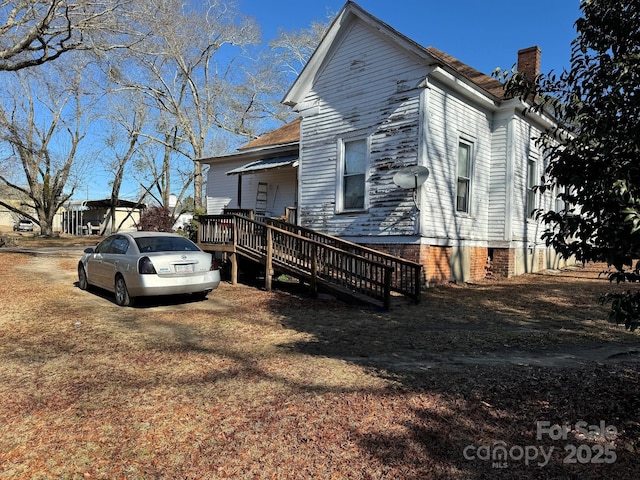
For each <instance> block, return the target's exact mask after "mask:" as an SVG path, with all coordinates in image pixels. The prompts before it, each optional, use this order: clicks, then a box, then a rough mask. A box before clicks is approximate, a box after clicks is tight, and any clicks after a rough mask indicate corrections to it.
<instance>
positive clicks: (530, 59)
mask: <svg viewBox="0 0 640 480" xmlns="http://www.w3.org/2000/svg"><path fill="white" fill-rule="evenodd" d="M541 53H542V52H541V50H540V48H539V47H537V46H534V47H529V48H523V49H522V50H518V72H520V73H524V76H525V77H526V79H527V80H529V81H530V82H532V81H533V80H534V79H535V78H536V75H538V74H539V73H540V55H541Z"/></svg>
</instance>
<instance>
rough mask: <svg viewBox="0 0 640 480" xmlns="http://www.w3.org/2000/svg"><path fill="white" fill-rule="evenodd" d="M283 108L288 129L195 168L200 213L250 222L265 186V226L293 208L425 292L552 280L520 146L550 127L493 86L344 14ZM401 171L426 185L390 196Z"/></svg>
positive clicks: (348, 10)
mask: <svg viewBox="0 0 640 480" xmlns="http://www.w3.org/2000/svg"><path fill="white" fill-rule="evenodd" d="M515 56H516V52H514V60H515ZM539 62H540V50H539V49H538V48H537V47H532V48H527V49H524V50H521V51H520V52H518V69H519V70H521V71H528V72H529V73H531V74H533V73H535V71H537V69H539ZM283 102H284V103H285V104H287V105H289V106H290V107H291V108H292V109H293V111H295V112H296V113H297V114H298V116H299V119H298V120H296V121H294V122H292V123H291V124H288V125H286V126H285V127H283V128H282V129H279V130H276V131H274V132H272V133H271V134H268V135H265V136H264V137H260V138H259V139H257V140H256V141H254V142H251V143H250V144H248V145H247V146H245V148H243V149H242V150H241V151H240V152H239V153H235V154H231V155H227V156H223V157H216V158H212V159H205V160H204V162H205V163H209V164H210V166H211V168H210V170H209V177H208V183H207V210H208V212H207V213H209V214H217V213H221V211H222V208H223V207H227V208H250V209H255V208H256V207H257V204H256V202H259V201H260V198H261V197H260V191H259V190H260V189H264V188H265V186H264V185H265V184H266V185H267V187H266V188H267V195H266V200H267V204H266V207H267V208H264V209H263V210H265V211H266V212H267V215H274V216H281V215H283V214H284V207H295V208H296V210H297V219H296V222H297V223H298V225H300V226H303V227H307V228H311V229H315V230H318V231H320V232H322V233H327V234H330V235H335V236H339V237H342V238H345V239H347V240H350V241H353V242H356V243H360V244H364V245H368V246H370V247H373V248H376V249H380V250H383V251H386V252H388V253H392V254H395V255H397V256H400V257H404V258H407V259H409V260H413V261H418V262H420V263H421V264H422V265H423V267H424V274H425V277H426V280H427V281H428V282H442V281H450V280H454V281H475V280H479V279H481V278H482V277H484V276H485V273H486V271H487V268H488V265H490V268H491V269H492V272H493V273H494V274H497V275H502V276H512V275H517V274H521V273H524V272H533V271H538V270H542V269H546V268H554V267H557V266H558V264H559V262H560V260H559V259H558V258H557V257H556V255H555V254H554V253H553V252H552V251H551V250H549V249H548V248H547V247H546V246H545V245H544V242H543V241H542V240H541V239H540V236H541V233H542V231H543V230H544V226H543V225H542V224H541V223H539V222H538V221H536V219H535V218H534V217H533V215H532V213H531V212H532V211H533V210H534V209H536V208H543V209H544V208H548V207H550V206H551V204H552V202H554V197H553V195H552V193H551V192H547V193H546V194H544V195H541V194H540V193H538V192H537V191H535V190H534V189H532V187H533V186H534V185H536V184H537V183H539V181H540V177H541V175H542V173H543V170H544V167H545V165H544V159H543V158H542V156H541V153H540V151H539V149H538V147H537V146H536V144H535V142H534V139H533V138H534V137H536V136H537V135H538V133H539V132H541V131H542V130H544V129H546V128H548V127H549V126H551V125H552V124H551V121H550V119H548V118H544V117H541V116H534V115H527V116H524V115H523V110H524V108H525V106H526V105H525V104H523V103H522V102H521V101H519V100H517V99H505V98H504V95H503V88H502V85H501V84H500V82H498V81H497V80H495V79H493V78H491V77H490V76H488V75H485V74H483V73H480V72H478V71H476V70H474V69H473V68H471V67H469V66H467V65H465V64H463V63H461V62H460V61H458V60H456V59H455V58H453V57H451V56H449V55H447V54H446V53H444V52H441V51H439V50H437V49H435V48H432V47H429V48H425V47H422V46H420V45H418V44H417V43H415V42H413V41H412V40H410V39H409V38H407V37H405V36H404V35H402V34H401V33H399V32H397V31H396V30H394V29H393V28H392V27H390V26H389V25H387V24H385V23H384V22H382V21H381V20H379V19H377V18H375V17H373V16H372V15H370V14H369V13H367V12H366V11H364V10H363V9H362V8H361V7H360V6H358V5H357V4H356V3H354V2H350V1H349V2H347V3H346V4H345V6H344V7H343V9H342V10H341V11H340V13H339V14H338V15H337V17H336V18H335V20H334V21H333V23H332V24H331V26H330V28H329V30H328V32H327V33H326V35H325V37H324V38H323V40H322V41H321V43H320V45H319V46H318V48H317V49H316V51H315V52H314V54H313V55H312V57H311V59H310V60H309V62H308V64H307V65H306V67H305V68H304V70H303V71H302V73H301V74H300V75H299V77H298V78H297V80H296V81H295V83H294V84H293V86H292V87H291V89H290V90H289V92H287V94H286V95H285V97H284V99H283ZM298 129H299V131H298ZM412 166H423V167H426V168H427V169H428V171H429V176H428V178H427V179H426V181H425V182H424V183H423V184H422V185H420V186H418V188H417V189H412V188H400V187H398V185H396V183H394V176H395V175H396V173H397V172H399V171H401V170H403V169H406V168H407V167H412ZM234 176H235V177H236V178H238V177H239V178H240V180H241V181H237V182H234V181H231V180H230V179H231V178H232V177H234ZM260 205H261V206H264V204H263V203H261V204H260Z"/></svg>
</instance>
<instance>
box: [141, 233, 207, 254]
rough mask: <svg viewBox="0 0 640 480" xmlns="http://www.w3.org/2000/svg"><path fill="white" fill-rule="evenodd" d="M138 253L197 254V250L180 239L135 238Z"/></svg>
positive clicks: (188, 242) (190, 242) (191, 243)
mask: <svg viewBox="0 0 640 480" xmlns="http://www.w3.org/2000/svg"><path fill="white" fill-rule="evenodd" d="M136 243H137V244H138V249H139V250H140V252H142V253H145V252H197V251H198V250H199V248H198V247H197V246H196V244H195V243H193V242H192V241H191V240H188V239H186V238H182V237H139V238H136Z"/></svg>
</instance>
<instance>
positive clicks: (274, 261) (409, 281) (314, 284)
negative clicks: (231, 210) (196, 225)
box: [198, 214, 422, 309]
mask: <svg viewBox="0 0 640 480" xmlns="http://www.w3.org/2000/svg"><path fill="white" fill-rule="evenodd" d="M199 220H200V229H199V232H198V244H199V246H200V247H201V248H202V249H203V250H207V251H219V252H227V253H228V254H229V256H230V258H231V265H232V272H231V277H232V282H233V283H235V282H236V281H237V274H238V267H237V265H238V261H237V260H238V259H237V255H241V256H243V257H245V258H248V259H250V260H252V261H254V262H257V263H260V264H262V265H264V266H265V288H266V289H267V290H271V281H272V276H273V274H274V272H281V273H286V274H287V275H291V276H293V277H295V278H298V279H299V280H301V281H303V282H305V283H308V284H309V288H310V292H311V294H312V295H316V294H317V292H318V290H319V289H323V290H327V291H330V292H332V293H335V294H338V295H341V294H343V295H351V296H355V297H358V298H362V297H365V298H367V299H370V300H373V301H376V302H379V303H381V304H382V306H383V307H384V308H386V309H388V308H389V307H390V305H391V292H392V291H395V292H398V293H400V294H403V295H406V296H408V297H410V298H412V299H413V300H414V301H416V302H417V301H419V299H420V290H421V271H422V266H421V265H420V264H418V263H414V262H409V261H407V260H404V259H401V258H398V257H395V256H392V255H387V254H384V253H382V252H378V251H376V250H373V249H368V248H366V247H362V246H359V245H357V244H354V243H350V242H345V241H344V240H341V239H339V238H337V237H332V236H330V235H324V234H321V233H319V232H315V231H313V230H310V229H305V228H302V227H298V226H296V225H292V224H288V223H286V222H279V221H275V220H267V221H265V222H260V221H256V220H253V219H251V218H249V217H246V216H241V215H234V214H232V215H228V214H227V215H207V216H201V217H199Z"/></svg>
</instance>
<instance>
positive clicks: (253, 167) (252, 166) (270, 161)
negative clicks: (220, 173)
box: [227, 155, 298, 175]
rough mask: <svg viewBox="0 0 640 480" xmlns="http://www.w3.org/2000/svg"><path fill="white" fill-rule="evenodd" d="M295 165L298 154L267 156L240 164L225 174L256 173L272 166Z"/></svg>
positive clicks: (296, 164)
mask: <svg viewBox="0 0 640 480" xmlns="http://www.w3.org/2000/svg"><path fill="white" fill-rule="evenodd" d="M288 166H291V167H297V166H298V156H297V155H296V156H290V157H276V158H267V159H264V160H257V161H255V162H250V163H247V164H246V165H242V166H241V167H237V168H234V169H233V170H229V171H228V172H227V175H241V174H245V173H258V172H263V171H265V170H270V169H272V168H281V167H288Z"/></svg>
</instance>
